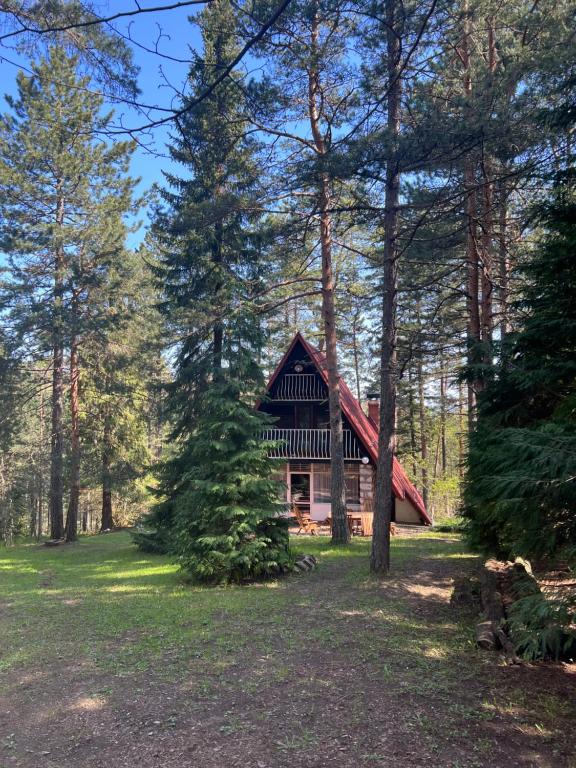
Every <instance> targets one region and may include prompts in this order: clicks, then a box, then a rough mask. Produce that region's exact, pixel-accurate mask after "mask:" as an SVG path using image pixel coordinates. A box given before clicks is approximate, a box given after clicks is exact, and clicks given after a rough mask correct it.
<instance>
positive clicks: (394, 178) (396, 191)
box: [370, 0, 402, 574]
mask: <svg viewBox="0 0 576 768" xmlns="http://www.w3.org/2000/svg"><path fill="white" fill-rule="evenodd" d="M385 14H386V56H387V71H388V97H387V108H388V121H387V122H388V132H389V140H390V142H391V147H390V152H389V156H388V162H387V164H386V190H385V198H384V258H383V264H382V344H381V351H380V429H379V432H378V464H377V467H376V493H375V499H374V523H373V532H372V552H371V555H370V570H371V571H372V572H373V573H378V574H386V573H388V572H389V570H390V523H391V521H392V516H393V510H394V503H395V502H394V494H393V490H392V469H393V462H394V452H395V449H396V428H395V421H396V419H395V414H396V378H397V359H396V291H397V243H396V241H397V236H398V206H399V201H400V167H399V158H398V138H399V136H400V107H401V96H402V81H401V70H400V56H401V45H400V43H401V30H400V25H399V23H398V22H399V19H398V18H397V14H398V16H400V17H401V9H400V7H399V4H398V0H386V3H385Z"/></svg>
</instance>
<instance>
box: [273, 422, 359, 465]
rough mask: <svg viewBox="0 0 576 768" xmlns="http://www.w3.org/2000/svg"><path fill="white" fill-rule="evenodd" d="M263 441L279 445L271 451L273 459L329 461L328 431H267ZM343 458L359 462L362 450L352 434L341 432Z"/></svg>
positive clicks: (346, 431)
mask: <svg viewBox="0 0 576 768" xmlns="http://www.w3.org/2000/svg"><path fill="white" fill-rule="evenodd" d="M262 437H263V439H264V440H269V441H271V442H277V443H279V444H278V445H277V446H275V447H274V448H272V449H271V451H270V454H269V455H270V456H271V458H273V459H329V458H330V430H329V429H267V430H265V431H264V433H263V435H262ZM343 439H344V458H345V459H348V460H353V461H360V459H361V458H362V452H361V451H362V449H361V447H360V444H359V443H358V440H357V439H356V437H355V436H354V434H353V432H351V431H350V430H349V429H345V430H343Z"/></svg>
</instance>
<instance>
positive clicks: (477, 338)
mask: <svg viewBox="0 0 576 768" xmlns="http://www.w3.org/2000/svg"><path fill="white" fill-rule="evenodd" d="M470 13H471V11H470V7H469V4H468V0H464V2H463V4H462V15H463V33H462V42H461V48H460V59H461V61H462V66H463V82H462V85H463V91H464V96H465V99H466V108H465V109H466V111H467V112H468V111H469V112H471V111H472V98H473V93H472V64H471V56H470V44H471V43H470V41H471V32H472V31H471V22H470ZM475 168H476V153H475V152H474V151H473V150H470V151H469V152H468V153H467V154H466V157H465V158H464V195H465V196H464V218H465V222H466V273H467V276H466V310H467V318H468V319H467V354H468V368H469V372H468V376H469V379H468V419H469V427H470V429H471V428H472V427H473V424H474V418H475V413H476V394H477V392H478V373H477V372H478V365H479V362H480V361H479V352H480V345H481V328H480V306H479V301H478V299H479V289H480V280H479V271H478V228H477V223H478V222H477V185H476V178H475Z"/></svg>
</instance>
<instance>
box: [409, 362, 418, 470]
mask: <svg viewBox="0 0 576 768" xmlns="http://www.w3.org/2000/svg"><path fill="white" fill-rule="evenodd" d="M408 411H409V419H410V425H409V428H410V455H411V456H412V476H413V477H414V479H416V475H417V474H418V463H417V461H416V450H417V449H416V405H415V403H414V390H413V388H412V364H411V363H410V364H409V365H408Z"/></svg>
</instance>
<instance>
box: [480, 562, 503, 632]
mask: <svg viewBox="0 0 576 768" xmlns="http://www.w3.org/2000/svg"><path fill="white" fill-rule="evenodd" d="M480 597H481V599H482V608H483V610H484V618H485V619H488V620H489V621H494V622H496V623H497V624H499V623H500V622H502V621H503V620H504V603H503V601H502V593H501V591H500V563H498V561H497V560H487V561H486V562H485V563H484V567H483V568H482V571H481V572H480Z"/></svg>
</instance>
